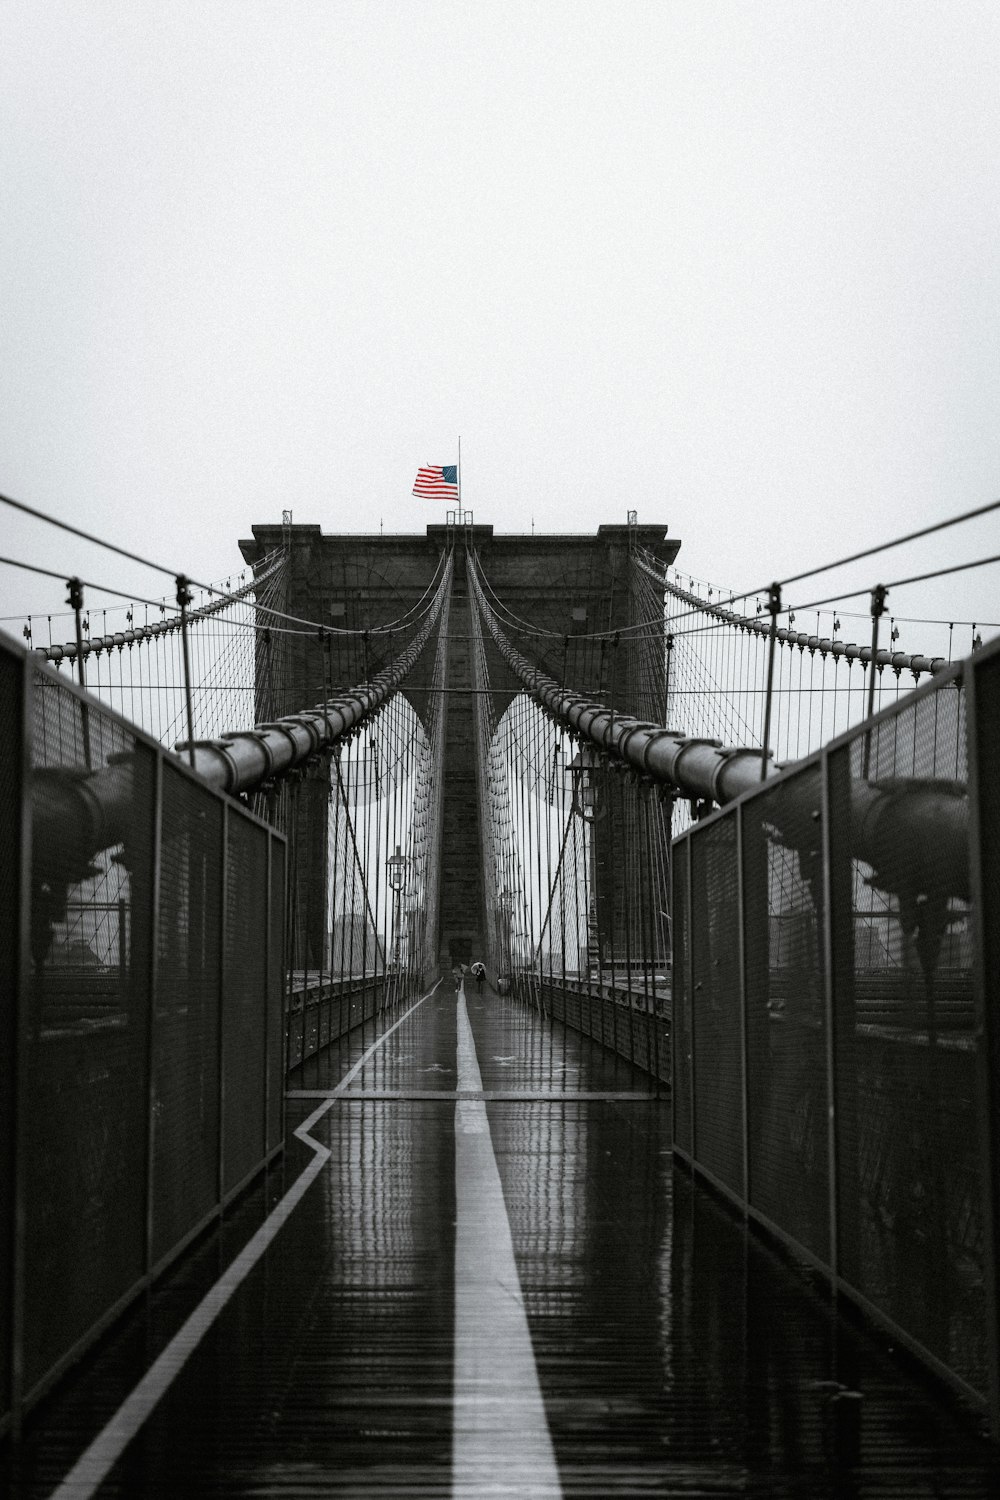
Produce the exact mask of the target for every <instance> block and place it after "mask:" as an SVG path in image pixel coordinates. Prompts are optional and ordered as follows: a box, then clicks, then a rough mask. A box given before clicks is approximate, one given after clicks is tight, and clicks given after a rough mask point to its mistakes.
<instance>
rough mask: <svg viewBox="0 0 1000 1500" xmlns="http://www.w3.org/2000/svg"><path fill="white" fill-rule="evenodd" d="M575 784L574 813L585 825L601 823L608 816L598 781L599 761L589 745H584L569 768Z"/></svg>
mask: <svg viewBox="0 0 1000 1500" xmlns="http://www.w3.org/2000/svg"><path fill="white" fill-rule="evenodd" d="M567 770H568V771H569V774H570V777H571V779H572V784H573V811H574V812H575V813H576V815H577V817H578V818H580V819H581V820H582V821H583V822H584V823H599V822H600V821H601V819H602V818H603V817H606V816H607V811H608V809H607V807H606V806H605V805H604V799H603V797H602V796H601V786H600V783H599V781H598V779H597V770H598V761H597V758H596V756H595V755H594V752H593V751H592V750H591V749H590V747H589V745H582V746H581V747H580V749H579V750H578V751H577V753H576V754H575V755H574V757H573V759H572V760H571V761H570V763H569V766H568V767H567Z"/></svg>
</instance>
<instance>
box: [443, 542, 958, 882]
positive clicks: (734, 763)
mask: <svg viewBox="0 0 1000 1500" xmlns="http://www.w3.org/2000/svg"><path fill="white" fill-rule="evenodd" d="M469 574H470V577H471V579H472V583H473V588H474V590H475V593H476V598H477V600H478V603H479V608H480V613H481V614H482V617H483V618H484V619H485V621H486V624H487V627H488V629H489V631H490V633H491V635H492V636H493V639H494V641H495V642H496V645H497V649H498V650H499V652H500V654H501V656H502V657H503V658H504V660H505V661H506V663H507V665H508V666H509V667H510V669H511V671H512V672H513V673H514V675H515V676H516V677H517V678H519V679H520V681H521V682H522V683H523V684H524V686H525V688H526V689H527V691H528V692H529V693H530V694H531V696H532V697H533V698H534V699H535V701H536V702H537V703H538V704H539V705H540V706H541V707H542V708H544V709H545V710H547V712H548V713H550V714H551V715H552V716H553V717H555V718H556V719H558V720H559V722H560V723H561V724H564V725H565V726H566V727H567V728H568V729H571V730H572V731H573V732H574V733H576V734H578V735H580V737H581V738H583V739H586V740H587V741H589V743H590V744H591V745H592V746H594V747H595V748H596V749H598V750H603V751H606V752H607V753H608V754H609V755H612V756H614V757H616V758H617V759H619V760H620V761H623V762H625V763H626V764H628V765H630V766H633V767H634V768H635V769H636V770H637V771H640V772H643V773H645V774H646V775H648V776H651V777H652V778H653V780H654V781H657V782H660V783H662V784H666V785H669V786H671V787H673V788H674V789H675V790H676V791H677V792H678V793H679V794H680V795H681V796H684V797H689V798H691V799H692V801H695V802H708V801H711V802H717V803H719V804H720V805H721V804H722V803H726V802H732V801H733V800H734V798H736V797H739V796H741V795H742V794H743V793H744V792H748V791H751V790H752V789H753V788H756V787H759V786H760V784H761V752H760V750H757V749H754V748H747V747H743V746H726V745H723V744H722V743H721V741H719V740H711V739H695V738H692V737H689V736H687V735H682V734H676V733H675V732H674V731H673V730H670V729H664V728H661V727H659V726H657V725H655V724H647V723H644V722H642V721H641V720H639V719H633V718H632V717H631V716H630V715H627V714H619V713H614V712H612V710H611V709H609V708H608V707H606V706H605V705H603V704H598V703H591V702H589V701H588V700H587V699H585V698H581V697H580V696H579V695H578V694H576V693H572V692H570V691H569V690H568V689H566V688H564V687H560V685H559V683H557V682H556V681H555V680H554V679H553V678H551V677H548V676H546V675H545V673H544V672H540V671H538V669H537V668H536V667H533V666H532V665H531V663H530V662H529V661H528V660H527V658H526V657H524V656H522V655H521V653H520V652H519V651H517V650H516V649H515V648H514V647H513V646H512V645H511V643H510V641H508V639H507V637H506V635H505V634H504V632H503V631H502V630H501V628H500V626H499V624H498V622H497V621H496V619H495V618H494V616H493V613H492V611H491V609H490V608H489V605H488V604H487V602H486V599H485V597H484V595H483V592H482V589H481V587H480V584H479V579H478V577H477V575H476V571H475V566H474V564H472V562H471V560H470V567H469ZM782 769H785V770H787V769H791V767H779V766H775V765H774V764H772V763H771V762H770V761H768V762H767V764H766V765H765V767H764V770H765V775H766V776H773V775H775V774H776V773H777V772H778V771H779V770H782ZM821 804H822V798H821V795H820V777H819V771H818V768H815V767H814V768H813V770H812V771H811V772H810V771H804V773H803V774H802V775H801V776H799V777H797V778H792V779H790V780H788V781H786V782H783V783H782V784H781V788H780V790H778V791H776V796H775V807H774V821H775V825H776V827H777V828H778V831H779V835H780V837H781V839H782V842H783V843H785V844H787V845H788V846H789V847H792V848H802V849H805V848H808V847H811V846H812V845H813V844H814V843H815V833H814V831H812V830H813V829H814V826H815V820H816V819H817V818H818V817H819V816H820V815H821V814H820V809H821ZM769 816H770V813H769ZM849 847H850V850H851V854H852V855H853V857H854V858H856V859H859V860H863V861H864V862H865V863H866V864H868V865H871V867H872V869H873V870H874V872H875V878H876V880H877V884H878V885H879V887H880V888H882V889H885V890H890V891H896V892H898V893H900V894H909V895H914V894H917V895H919V894H926V893H927V892H934V893H935V894H938V895H941V896H957V897H959V898H961V899H962V900H968V898H969V868H968V866H969V802H968V797H967V796H966V795H965V788H964V786H962V785H961V784H959V783H955V784H953V785H952V784H942V783H941V782H933V781H932V782H928V781H921V780H919V779H914V780H894V781H892V782H890V783H869V782H866V781H863V780H859V779H853V780H852V782H851V815H850V832H849Z"/></svg>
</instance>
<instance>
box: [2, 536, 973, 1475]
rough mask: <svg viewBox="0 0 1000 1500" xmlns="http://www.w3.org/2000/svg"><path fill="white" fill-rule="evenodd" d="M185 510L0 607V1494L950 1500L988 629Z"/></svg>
mask: <svg viewBox="0 0 1000 1500" xmlns="http://www.w3.org/2000/svg"><path fill="white" fill-rule="evenodd" d="M21 508H22V509H24V507H21ZM983 509H984V510H986V509H989V507H983ZM69 529H70V530H72V528H69ZM927 530H928V531H929V532H932V531H933V530H934V528H927ZM240 546H241V550H242V556H243V559H244V561H245V572H244V573H243V574H242V576H241V577H230V578H229V579H225V580H214V581H213V582H212V583H211V585H210V586H209V585H208V584H201V583H199V582H196V581H193V580H192V579H190V578H188V577H187V576H185V575H183V574H181V575H173V574H171V577H170V580H169V592H168V594H167V595H166V596H165V598H163V599H158V598H155V597H150V598H147V599H139V598H136V597H128V598H123V599H121V600H120V601H119V606H120V607H119V606H116V607H114V608H109V609H107V610H101V611H100V612H98V611H97V610H96V609H94V608H92V607H90V601H91V598H92V590H91V587H90V584H89V582H88V580H86V579H81V578H78V577H75V576H74V577H72V578H68V579H66V583H67V585H68V593H67V611H66V614H65V615H64V616H61V617H56V618H54V619H53V618H52V617H46V618H45V619H43V618H41V617H38V616H34V617H31V618H29V619H27V620H25V621H24V622H23V628H22V629H21V633H20V634H18V635H14V634H10V635H7V634H3V635H0V709H2V711H0V845H2V848H3V850H4V851H5V857H4V860H3V863H2V865H0V881H2V886H3V891H2V911H3V914H4V941H3V944H2V945H0V994H2V996H3V1006H2V1023H3V1028H4V1031H3V1047H4V1054H5V1058H6V1068H5V1073H4V1076H5V1078H6V1080H7V1087H6V1088H5V1089H4V1090H3V1091H2V1094H0V1111H2V1140H3V1142H4V1151H5V1163H6V1165H5V1170H4V1172H3V1174H2V1176H0V1223H2V1226H3V1232H2V1236H0V1282H2V1285H3V1298H2V1304H0V1305H2V1309H3V1311H2V1329H3V1333H2V1346H0V1348H2V1354H0V1411H2V1413H3V1429H4V1431H3V1464H4V1476H5V1482H6V1492H7V1493H9V1494H10V1495H11V1496H14V1497H28V1496H31V1497H35V1496H43V1495H44V1496H49V1495H52V1496H58V1497H60V1500H70V1497H84V1496H90V1495H100V1496H106V1497H110V1496H119V1497H122V1500H125V1497H135V1496H146V1495H163V1496H197V1495H204V1496H221V1495H227V1496H237V1495H239V1496H249V1495H253V1496H265V1495H266V1496H275V1497H280V1496H289V1497H291V1496H363V1495H373V1496H375V1495H378V1496H411V1495H421V1496H449V1497H450V1496H454V1497H478V1496H517V1497H535V1496H538V1497H542V1496H545V1497H556V1496H567V1497H569V1496H574V1497H575V1496H594V1497H597V1496H613V1495H646V1494H649V1495H653V1494H655V1495H665V1496H673V1495H678V1496H680V1495H685V1496H686V1495H692V1496H693V1495H754V1496H761V1497H764V1496H792V1495H795V1496H840V1495H852V1496H857V1497H868V1496H876V1495H877V1496H884V1495H889V1494H893V1495H928V1496H930V1495H934V1496H959V1495H961V1496H964V1497H967V1496H983V1497H986V1496H990V1495H996V1494H997V1493H998V1492H1000V1449H998V1448H997V1446H996V1441H997V1439H998V1438H1000V1368H998V1349H1000V1306H998V1296H997V1256H998V1249H1000V1207H998V1186H997V1184H998V1182H1000V1172H998V1153H1000V1029H998V1028H1000V1022H998V1015H1000V1009H998V1001H1000V996H998V985H1000V978H998V976H1000V951H998V943H1000V937H998V932H1000V928H998V916H997V913H998V903H1000V883H998V871H1000V799H998V795H997V756H996V747H997V745H998V744H1000V641H994V642H992V643H987V644H985V645H984V644H983V641H982V638H981V635H980V634H979V633H977V628H976V627H975V626H971V627H969V628H968V629H967V630H965V628H964V627H957V628H956V626H955V625H954V622H949V626H948V628H946V629H945V628H942V627H940V626H939V624H938V623H937V622H934V621H927V622H926V626H923V625H922V624H921V623H920V622H909V623H907V624H906V627H905V628H906V632H907V639H906V640H903V639H902V637H901V634H900V627H899V622H898V621H895V620H894V619H893V616H892V613H891V610H892V602H893V589H894V588H895V587H897V586H898V585H899V583H900V582H901V581H907V580H900V579H898V578H896V577H895V576H894V575H893V573H892V564H891V562H890V561H887V560H886V558H885V555H884V554H883V553H880V552H879V549H877V548H872V549H870V555H869V554H867V553H865V554H859V555H858V556H859V557H860V559H861V560H862V561H863V562H864V563H865V566H866V567H867V568H869V569H870V573H869V586H868V588H866V590H865V591H864V593H863V595H862V596H861V597H860V602H858V601H857V600H856V601H855V603H854V604H853V605H852V604H850V603H848V604H847V605H845V603H844V602H843V601H842V600H841V601H840V602H837V601H831V600H830V599H829V598H826V597H824V587H823V577H822V573H823V570H822V569H819V570H816V573H818V574H819V575H820V576H816V574H813V575H809V576H808V577H806V576H805V575H803V577H802V578H796V579H784V580H778V581H773V580H769V579H762V580H760V587H759V588H757V589H756V590H755V591H751V592H750V593H747V594H743V595H739V596H735V595H732V594H730V593H727V592H726V591H725V590H722V589H719V588H718V587H716V586H714V585H710V584H708V583H706V582H704V581H700V580H698V579H696V578H693V577H691V576H690V575H688V574H686V573H685V571H684V567H683V554H682V553H681V544H680V541H679V540H678V539H677V538H675V537H673V536H672V535H671V533H670V531H669V530H668V528H667V527H665V526H664V525H653V524H648V523H645V522H643V523H640V521H639V520H638V517H637V515H636V514H635V513H634V512H630V513H628V515H627V519H626V520H625V521H624V522H623V524H608V525H602V526H601V527H600V528H599V529H598V531H597V533H596V534H591V535H541V534H539V535H532V536H513V535H503V534H500V533H498V532H495V531H494V529H493V527H492V526H491V525H486V524H482V523H477V522H476V520H475V518H474V516H473V515H472V513H471V512H469V511H465V510H462V509H456V510H454V511H452V512H450V513H448V515H447V519H446V521H445V523H444V524H441V525H431V526H428V527H427V528H426V532H425V533H423V534H419V535H395V536H389V535H385V536H382V535H377V536H376V535H328V534H324V533H323V532H322V531H321V529H320V527H319V526H318V525H313V524H301V523H296V522H294V521H293V519H292V515H291V513H286V514H285V515H284V516H283V518H282V520H281V521H280V522H277V521H276V522H274V523H268V524H260V525H254V526H253V528H252V536H251V537H250V538H249V539H247V540H244V541H242V542H241V543H240ZM119 550H120V549H119ZM679 554H680V555H679ZM107 556H108V559H109V566H110V565H111V564H113V562H114V560H115V549H112V550H110V551H109V552H108V554H107ZM831 561H832V560H831ZM838 561H840V560H838ZM58 576H59V577H61V576H62V575H58ZM953 582H954V586H955V590H956V611H957V612H960V604H959V598H960V594H959V590H960V587H961V574H957V575H956V577H955V578H954V580H953ZM852 609H853V610H855V611H856V612H855V613H853V614H850V613H849V611H850V610H852ZM845 621H846V625H845V623H844V622H845ZM963 630H964V634H963ZM922 631H923V634H922V633H921V632H922ZM852 636H854V637H856V639H852V638H851V637H852ZM911 636H912V639H910V637H911Z"/></svg>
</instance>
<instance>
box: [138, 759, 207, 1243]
mask: <svg viewBox="0 0 1000 1500" xmlns="http://www.w3.org/2000/svg"><path fill="white" fill-rule="evenodd" d="M160 847H161V858H160V908H159V924H158V934H157V958H158V965H157V980H158V983H157V999H156V1010H155V1014H154V1023H153V1024H154V1053H153V1055H154V1064H153V1260H154V1262H155V1261H158V1260H159V1259H160V1257H161V1256H163V1255H164V1254H166V1252H167V1251H168V1250H169V1249H170V1248H171V1246H173V1245H174V1244H176V1243H177V1241H178V1240H179V1239H181V1238H182V1237H183V1236H184V1234H185V1233H186V1232H187V1231H188V1230H189V1229H191V1228H192V1227H193V1226H194V1225H195V1224H197V1223H199V1222H200V1221H201V1220H202V1219H203V1218H204V1216H205V1214H207V1213H208V1212H209V1211H210V1210H211V1209H212V1207H213V1205H214V1204H215V1202H216V1200H217V1196H218V1170H219V1165H218V1164H219V984H220V980H221V956H222V955H221V946H222V928H221V920H222V904H221V895H222V805H221V803H220V802H219V801H218V800H216V799H209V798H207V797H206V796H205V795H204V793H203V792H202V790H201V788H200V787H199V786H198V785H197V784H196V783H195V782H194V781H192V780H191V778H190V777H187V776H184V775H182V774H181V772H180V771H178V770H176V769H175V768H174V767H173V766H171V765H169V764H166V765H164V767H163V823H162V834H161V845H160Z"/></svg>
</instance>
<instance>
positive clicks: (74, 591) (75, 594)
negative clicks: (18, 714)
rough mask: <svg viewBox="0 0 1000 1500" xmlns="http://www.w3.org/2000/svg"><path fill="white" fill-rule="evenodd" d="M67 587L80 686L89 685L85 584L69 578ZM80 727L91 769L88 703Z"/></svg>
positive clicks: (84, 704)
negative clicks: (86, 662) (85, 632)
mask: <svg viewBox="0 0 1000 1500" xmlns="http://www.w3.org/2000/svg"><path fill="white" fill-rule="evenodd" d="M66 587H67V588H68V589H69V596H68V598H67V600H66V603H67V604H68V605H69V606H70V608H71V609H72V611H73V619H74V623H75V626H76V675H77V678H78V680H79V683H80V686H81V687H82V688H86V686H87V668H86V664H85V662H84V654H83V619H82V611H83V584H82V583H81V582H80V580H79V578H67V580H66ZM80 728H81V730H82V733H83V763H84V765H85V766H86V767H87V770H88V771H89V770H90V767H91V760H90V709H89V708H88V706H87V704H86V703H81V704H80Z"/></svg>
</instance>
